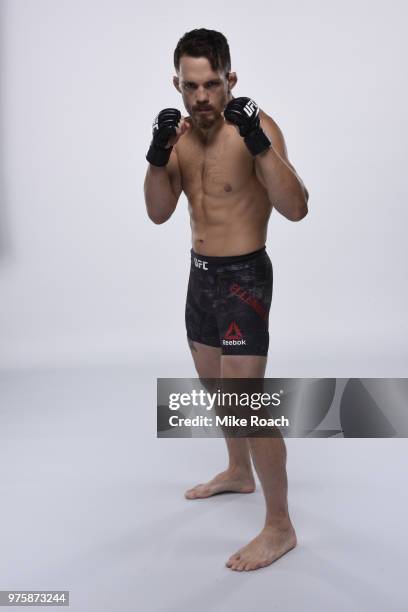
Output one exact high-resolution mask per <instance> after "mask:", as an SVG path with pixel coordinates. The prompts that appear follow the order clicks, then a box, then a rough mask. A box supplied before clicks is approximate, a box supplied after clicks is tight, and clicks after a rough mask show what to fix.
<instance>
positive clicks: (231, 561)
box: [225, 553, 240, 567]
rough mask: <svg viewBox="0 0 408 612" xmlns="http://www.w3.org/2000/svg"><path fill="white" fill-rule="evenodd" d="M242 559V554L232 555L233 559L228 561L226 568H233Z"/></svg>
mask: <svg viewBox="0 0 408 612" xmlns="http://www.w3.org/2000/svg"><path fill="white" fill-rule="evenodd" d="M239 559H240V554H239V553H235V555H231V557H230V558H229V559H228V561H227V562H226V564H225V565H226V566H227V567H232V566H233V565H235V564H236V563H237V562H238V561H239Z"/></svg>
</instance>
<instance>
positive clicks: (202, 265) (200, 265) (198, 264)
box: [194, 257, 208, 270]
mask: <svg viewBox="0 0 408 612" xmlns="http://www.w3.org/2000/svg"><path fill="white" fill-rule="evenodd" d="M207 264H208V261H203V260H202V259H197V257H194V265H195V267H196V268H201V269H202V270H208V268H207Z"/></svg>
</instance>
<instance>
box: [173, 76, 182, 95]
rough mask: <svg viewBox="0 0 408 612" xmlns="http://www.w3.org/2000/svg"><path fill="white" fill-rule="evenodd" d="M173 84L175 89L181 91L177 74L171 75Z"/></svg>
mask: <svg viewBox="0 0 408 612" xmlns="http://www.w3.org/2000/svg"><path fill="white" fill-rule="evenodd" d="M173 85H174V87H175V88H176V89H177V91H179V92H180V93H181V89H180V82H179V78H178V77H177V76H174V77H173Z"/></svg>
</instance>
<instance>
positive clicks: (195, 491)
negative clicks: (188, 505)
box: [184, 485, 202, 499]
mask: <svg viewBox="0 0 408 612" xmlns="http://www.w3.org/2000/svg"><path fill="white" fill-rule="evenodd" d="M200 487H202V485H197V486H196V487H193V488H192V489H188V491H186V492H185V494H184V495H185V497H187V499H195V498H196V497H197V495H198V493H199V488H200Z"/></svg>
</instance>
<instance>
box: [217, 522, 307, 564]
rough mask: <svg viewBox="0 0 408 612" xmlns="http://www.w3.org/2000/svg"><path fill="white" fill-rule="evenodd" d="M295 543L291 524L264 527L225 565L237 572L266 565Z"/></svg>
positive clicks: (294, 534)
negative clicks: (282, 526) (283, 526)
mask: <svg viewBox="0 0 408 612" xmlns="http://www.w3.org/2000/svg"><path fill="white" fill-rule="evenodd" d="M296 544H297V541H296V533H295V530H294V529H293V527H292V525H291V524H289V526H286V527H285V528H284V529H282V528H281V527H269V526H268V527H264V528H263V529H262V531H261V533H260V534H259V535H258V536H257V537H256V538H254V539H253V540H251V542H249V544H247V545H246V546H244V547H243V548H241V549H240V550H239V551H238V552H236V553H235V555H232V556H231V557H230V558H229V559H228V561H227V563H226V566H227V567H229V568H230V569H232V570H236V571H238V572H242V571H249V570H255V569H259V568H261V567H266V566H267V565H270V564H271V563H273V562H274V561H276V559H279V557H282V556H283V555H284V554H285V553H287V552H289V550H291V549H292V548H295V546H296Z"/></svg>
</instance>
